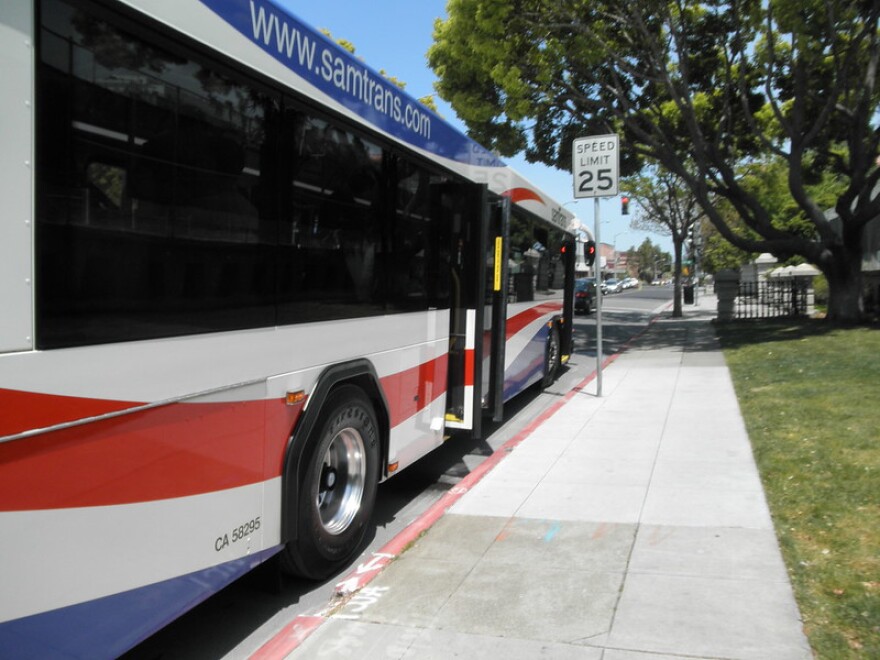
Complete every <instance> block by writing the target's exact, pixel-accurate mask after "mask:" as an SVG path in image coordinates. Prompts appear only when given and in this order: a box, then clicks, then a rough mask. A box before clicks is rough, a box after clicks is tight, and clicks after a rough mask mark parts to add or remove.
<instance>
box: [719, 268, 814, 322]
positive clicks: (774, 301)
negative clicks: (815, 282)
mask: <svg viewBox="0 0 880 660" xmlns="http://www.w3.org/2000/svg"><path fill="white" fill-rule="evenodd" d="M808 291H809V283H808V282H807V281H805V280H803V279H802V278H798V279H781V280H775V281H773V280H768V281H766V282H740V284H739V295H737V297H736V302H735V304H734V318H737V319H761V318H774V317H787V316H806V315H807V314H808V313H809V312H810V310H809V309H808V307H807V305H808V296H807V294H808Z"/></svg>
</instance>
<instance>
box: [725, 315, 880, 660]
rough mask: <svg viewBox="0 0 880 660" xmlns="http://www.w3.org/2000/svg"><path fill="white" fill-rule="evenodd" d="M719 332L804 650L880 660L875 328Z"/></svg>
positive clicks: (775, 326) (878, 335)
mask: <svg viewBox="0 0 880 660" xmlns="http://www.w3.org/2000/svg"><path fill="white" fill-rule="evenodd" d="M718 333H719V337H720V339H721V342H722V345H723V347H724V355H725V358H726V360H727V364H728V365H729V367H730V370H731V374H732V376H733V381H734V385H735V387H736V393H737V398H738V399H739V403H740V406H741V408H742V412H743V416H744V418H745V422H746V427H747V429H748V433H749V437H750V438H751V441H752V446H753V447H754V452H755V458H756V460H757V462H758V469H759V470H760V472H761V478H762V479H763V482H764V487H765V490H766V493H767V498H768V501H769V504H770V510H771V512H772V514H773V519H774V523H775V525H776V531H777V534H778V536H779V541H780V544H781V546H782V552H783V555H784V557H785V562H786V565H787V566H788V570H789V574H790V575H791V579H792V584H793V586H794V590H795V595H796V598H797V601H798V605H799V606H800V609H801V614H802V616H803V619H804V625H805V630H806V632H807V635H808V637H809V640H810V644H811V645H812V647H813V650H814V652H815V654H816V656H817V657H819V658H823V659H824V658H880V330H878V329H870V328H839V327H835V326H833V325H831V324H828V323H826V322H823V321H805V322H791V323H772V322H762V323H733V324H727V325H719V326H718Z"/></svg>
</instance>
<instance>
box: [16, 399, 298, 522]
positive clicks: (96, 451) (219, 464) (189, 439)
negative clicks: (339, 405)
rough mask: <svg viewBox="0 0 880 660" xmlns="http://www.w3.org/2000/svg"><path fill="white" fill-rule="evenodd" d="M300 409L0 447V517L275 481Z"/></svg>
mask: <svg viewBox="0 0 880 660" xmlns="http://www.w3.org/2000/svg"><path fill="white" fill-rule="evenodd" d="M301 410H302V405H299V406H287V405H285V403H284V401H283V400H281V399H277V400H270V401H245V402H238V403H176V404H170V405H167V406H162V407H159V408H153V409H150V410H144V411H140V412H135V413H132V414H130V415H122V416H119V417H114V418H110V419H104V420H99V421H94V422H91V423H87V424H82V425H79V426H74V427H70V428H66V429H59V430H56V431H53V432H51V433H42V434H39V435H36V436H34V437H31V438H25V439H21V440H16V441H12V442H6V443H2V444H0V511H20V510H35V509H57V508H69V507H84V506H106V505H113V504H130V503H134V502H145V501H152V500H159V499H168V498H174V497H185V496H191V495H198V494H202V493H209V492H213V491H219V490H225V489H228V488H236V487H240V486H246V485H249V484H254V483H259V482H261V481H264V480H266V479H268V478H271V477H274V476H277V475H279V474H281V462H282V460H283V455H284V447H285V445H286V444H287V438H288V437H289V435H290V429H291V428H293V424H294V422H295V420H296V417H297V416H298V415H299V413H300V412H301Z"/></svg>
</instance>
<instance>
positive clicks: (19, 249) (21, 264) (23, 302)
mask: <svg viewBox="0 0 880 660" xmlns="http://www.w3.org/2000/svg"><path fill="white" fill-rule="evenodd" d="M33 44H34V38H33V9H32V7H31V3H30V2H25V1H20V2H3V3H0V62H3V93H2V94H0V117H2V121H0V144H2V145H3V148H2V149H0V172H2V173H3V176H2V177H0V199H2V200H3V206H2V209H3V210H2V214H0V310H2V312H0V353H7V352H11V351H19V350H28V349H30V348H32V347H33V336H34V331H33V290H32V287H31V281H32V279H33V263H32V262H33V236H32V231H33V224H34V223H33V188H32V185H33V182H32V175H33V167H34V157H33V107H34V103H33V80H34V52H33V51H34V48H33Z"/></svg>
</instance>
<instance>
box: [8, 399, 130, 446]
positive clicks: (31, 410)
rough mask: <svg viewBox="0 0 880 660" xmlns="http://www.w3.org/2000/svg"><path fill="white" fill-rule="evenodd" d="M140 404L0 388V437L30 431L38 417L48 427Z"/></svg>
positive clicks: (40, 425) (41, 426)
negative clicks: (0, 412)
mask: <svg viewBox="0 0 880 660" xmlns="http://www.w3.org/2000/svg"><path fill="white" fill-rule="evenodd" d="M139 405H141V404H140V403H133V402H131V401H109V400H104V399H86V398H82V397H76V396H58V395H54V394H35V393H33V392H19V391H17V390H8V389H3V388H0V411H2V414H0V436H4V435H15V434H17V433H22V432H24V431H30V430H32V429H33V428H34V420H39V428H48V427H50V426H55V425H57V424H64V423H65V422H74V421H76V420H78V419H83V418H84V417H97V416H98V415H106V414H107V413H112V412H119V411H120V410H126V409H128V408H134V407H137V406H139Z"/></svg>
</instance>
